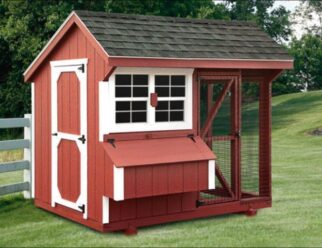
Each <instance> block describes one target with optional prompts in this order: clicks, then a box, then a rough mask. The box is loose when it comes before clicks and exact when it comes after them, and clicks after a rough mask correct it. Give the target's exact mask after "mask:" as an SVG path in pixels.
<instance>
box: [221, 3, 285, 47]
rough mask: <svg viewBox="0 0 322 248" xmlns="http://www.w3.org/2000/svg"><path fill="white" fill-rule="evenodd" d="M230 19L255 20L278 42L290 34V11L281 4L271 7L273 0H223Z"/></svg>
mask: <svg viewBox="0 0 322 248" xmlns="http://www.w3.org/2000/svg"><path fill="white" fill-rule="evenodd" d="M225 2H226V6H227V8H228V9H230V16H231V19H232V20H249V21H254V22H256V23H257V24H258V25H259V26H260V27H262V29H263V30H264V31H266V32H267V33H268V34H269V35H270V36H271V37H272V38H274V39H275V40H276V41H278V42H282V41H283V40H286V41H288V39H289V36H290V34H291V28H290V26H291V23H290V21H289V15H290V12H289V11H287V10H286V9H285V8H284V7H283V6H281V7H279V8H277V9H273V10H272V11H270V9H271V8H272V7H273V5H274V2H275V0H252V1H245V0H225Z"/></svg>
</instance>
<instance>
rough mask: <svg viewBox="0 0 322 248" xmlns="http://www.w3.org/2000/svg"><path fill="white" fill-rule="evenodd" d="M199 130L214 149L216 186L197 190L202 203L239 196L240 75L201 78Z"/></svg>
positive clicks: (231, 199) (212, 202) (229, 199)
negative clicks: (205, 189)
mask: <svg viewBox="0 0 322 248" xmlns="http://www.w3.org/2000/svg"><path fill="white" fill-rule="evenodd" d="M199 82H200V94H199V95H200V105H199V108H200V117H199V118H200V123H199V125H200V128H199V130H200V131H199V133H200V136H201V137H202V138H203V140H204V141H205V142H206V143H207V145H208V146H209V147H210V148H211V149H212V150H213V151H214V152H215V154H216V156H217V160H216V170H215V173H216V180H215V182H216V189H214V190H208V191H204V192H200V199H199V202H200V204H201V205H206V204H215V203H221V202H227V201H234V200H238V199H239V198H240V197H239V196H240V176H239V175H240V171H239V168H240V165H239V163H240V104H239V100H240V97H239V87H240V76H222V75H221V76H213V75H211V76H202V77H200V80H199Z"/></svg>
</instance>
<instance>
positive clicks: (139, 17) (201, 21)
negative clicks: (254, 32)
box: [74, 10, 257, 26]
mask: <svg viewBox="0 0 322 248" xmlns="http://www.w3.org/2000/svg"><path fill="white" fill-rule="evenodd" d="M74 12H75V13H76V14H80V15H82V16H84V15H86V14H88V15H89V16H91V17H93V15H95V16H96V17H107V18H113V17H117V18H121V19H133V20H157V21H162V22H173V23H196V24H224V23H225V24H234V25H237V26H241V25H245V24H248V25H249V26H257V25H256V23H255V22H253V21H240V20H219V19H200V18H190V17H173V16H156V15H139V14H124V13H107V12H104V11H91V10H74Z"/></svg>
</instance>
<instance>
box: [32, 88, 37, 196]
mask: <svg viewBox="0 0 322 248" xmlns="http://www.w3.org/2000/svg"><path fill="white" fill-rule="evenodd" d="M35 96H36V95H35V83H32V84H31V198H35V150H36V147H35V144H36V142H35V138H36V135H35V125H36V122H35V120H36V118H35V114H36V111H35V107H36V102H35Z"/></svg>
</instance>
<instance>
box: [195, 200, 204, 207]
mask: <svg viewBox="0 0 322 248" xmlns="http://www.w3.org/2000/svg"><path fill="white" fill-rule="evenodd" d="M203 205H205V202H203V201H199V200H197V201H196V207H197V208H198V207H200V206H203Z"/></svg>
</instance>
